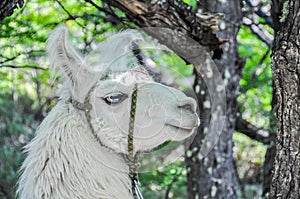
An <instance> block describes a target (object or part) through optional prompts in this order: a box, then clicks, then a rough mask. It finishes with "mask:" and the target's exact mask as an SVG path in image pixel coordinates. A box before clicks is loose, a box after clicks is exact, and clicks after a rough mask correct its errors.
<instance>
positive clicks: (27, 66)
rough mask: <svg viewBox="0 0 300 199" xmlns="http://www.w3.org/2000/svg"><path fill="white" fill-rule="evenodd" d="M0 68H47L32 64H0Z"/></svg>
mask: <svg viewBox="0 0 300 199" xmlns="http://www.w3.org/2000/svg"><path fill="white" fill-rule="evenodd" d="M0 68H29V69H38V70H48V69H47V68H42V67H39V66H33V65H22V66H16V65H9V64H5V65H0Z"/></svg>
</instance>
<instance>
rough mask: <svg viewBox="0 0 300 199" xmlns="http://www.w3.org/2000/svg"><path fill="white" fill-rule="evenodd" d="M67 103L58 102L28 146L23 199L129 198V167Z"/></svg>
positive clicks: (23, 181)
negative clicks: (96, 136) (100, 140)
mask: <svg viewBox="0 0 300 199" xmlns="http://www.w3.org/2000/svg"><path fill="white" fill-rule="evenodd" d="M78 113H79V112H78V110H76V109H74V107H73V106H72V105H71V104H65V103H63V102H59V103H58V104H57V106H56V107H55V108H54V109H53V110H52V111H51V113H50V114H49V115H48V117H47V118H46V119H45V120H44V121H43V123H42V124H41V126H40V127H39V129H38V131H37V135H36V137H35V138H34V140H33V141H32V142H31V143H30V144H29V145H28V146H27V152H28V157H27V158H26V160H25V162H24V164H23V167H22V169H23V174H22V176H21V179H20V182H19V194H20V196H21V198H132V196H131V193H130V188H131V182H130V179H129V177H128V166H127V165H126V163H125V161H124V160H123V158H122V157H120V156H119V155H117V154H115V153H114V152H113V151H111V150H109V149H106V148H104V147H103V146H101V145H100V144H99V142H97V140H96V139H95V138H94V136H93V134H92V133H91V132H90V129H89V128H88V126H87V125H86V124H85V118H84V117H83V115H81V114H78Z"/></svg>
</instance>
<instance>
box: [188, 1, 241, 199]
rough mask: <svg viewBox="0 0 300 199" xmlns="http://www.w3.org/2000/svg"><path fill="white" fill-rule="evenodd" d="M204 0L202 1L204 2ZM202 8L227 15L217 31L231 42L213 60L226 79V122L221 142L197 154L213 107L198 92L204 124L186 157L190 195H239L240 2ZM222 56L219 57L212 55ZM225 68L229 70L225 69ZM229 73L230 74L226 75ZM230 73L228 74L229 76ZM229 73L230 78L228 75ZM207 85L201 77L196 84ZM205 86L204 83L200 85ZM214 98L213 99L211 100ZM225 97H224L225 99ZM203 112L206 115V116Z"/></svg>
mask: <svg viewBox="0 0 300 199" xmlns="http://www.w3.org/2000/svg"><path fill="white" fill-rule="evenodd" d="M202 2H203V3H202ZM200 7H201V8H202V9H203V10H204V11H209V12H220V13H224V15H225V19H224V21H225V23H226V26H225V29H224V30H222V31H220V32H219V33H218V36H219V37H221V38H224V39H228V40H229V42H227V43H225V44H223V45H222V51H223V53H222V54H221V56H220V59H214V61H215V63H216V65H217V67H218V69H219V71H220V72H221V73H222V75H223V78H224V79H227V81H228V83H227V85H226V106H227V107H226V108H227V110H226V121H225V125H224V128H223V130H222V133H221V135H220V137H219V141H218V142H217V143H216V145H215V147H214V148H213V150H212V151H211V152H210V153H209V154H208V156H207V157H204V158H200V159H199V157H197V149H198V148H199V146H201V140H202V139H203V135H204V134H205V132H204V129H205V127H207V126H208V122H209V119H207V118H209V116H210V115H209V114H210V110H207V108H205V107H203V102H204V101H205V100H208V98H209V97H208V96H201V93H204V92H207V91H203V92H201V91H200V92H199V93H198V94H197V95H198V99H199V101H200V103H199V106H200V114H202V116H201V118H203V120H202V122H203V124H202V125H201V126H200V128H199V129H198V134H197V137H196V138H195V139H194V142H193V143H192V145H191V146H190V151H192V152H193V153H192V155H191V156H190V157H188V158H187V159H186V163H187V171H188V175H187V176H188V194H189V196H188V198H190V199H192V198H230V199H232V198H237V195H238V190H239V188H238V187H239V185H238V176H237V174H236V172H235V171H236V169H235V165H234V160H233V157H232V147H233V144H232V134H233V133H234V131H235V128H236V127H235V125H236V120H237V93H238V89H239V80H240V78H241V70H242V67H243V65H244V61H243V60H242V59H240V58H239V55H238V52H237V40H236V35H237V33H238V31H239V28H240V25H241V24H240V23H241V19H242V13H241V1H239V0H232V1H218V0H211V1H200ZM214 57H219V56H213V58H214ZM225 71H226V72H225ZM225 73H227V75H225ZM228 74H229V76H228ZM225 76H227V77H225ZM199 80H200V84H202V85H205V82H201V81H202V80H201V78H199V79H198V80H197V81H198V82H197V83H195V86H197V85H198V84H199ZM201 87H202V88H203V86H201ZM210 100H214V99H210ZM224 100H225V99H224ZM203 113H204V115H203Z"/></svg>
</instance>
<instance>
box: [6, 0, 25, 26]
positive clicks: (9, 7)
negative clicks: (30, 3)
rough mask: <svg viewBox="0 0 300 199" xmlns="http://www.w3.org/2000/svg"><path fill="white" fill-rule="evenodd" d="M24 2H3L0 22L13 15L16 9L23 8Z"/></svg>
mask: <svg viewBox="0 0 300 199" xmlns="http://www.w3.org/2000/svg"><path fill="white" fill-rule="evenodd" d="M23 3H24V2H23V0H3V1H1V2H0V22H1V21H2V20H3V19H4V18H5V17H7V16H10V15H12V14H13V12H14V9H16V8H17V7H18V6H20V7H22V6H23Z"/></svg>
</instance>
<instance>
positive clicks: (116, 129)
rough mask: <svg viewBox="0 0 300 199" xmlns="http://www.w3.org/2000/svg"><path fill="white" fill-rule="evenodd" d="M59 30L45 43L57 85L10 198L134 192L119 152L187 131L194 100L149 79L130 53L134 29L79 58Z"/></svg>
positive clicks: (92, 197)
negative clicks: (50, 107) (58, 89)
mask: <svg viewBox="0 0 300 199" xmlns="http://www.w3.org/2000/svg"><path fill="white" fill-rule="evenodd" d="M67 34H68V31H67V28H66V27H60V28H58V29H56V30H55V31H54V32H53V33H52V34H51V36H50V38H49V40H48V42H47V52H48V55H49V58H50V61H51V65H53V66H56V67H59V69H60V72H61V74H63V75H64V76H63V77H64V78H63V80H64V85H63V88H62V89H61V92H60V93H61V94H60V101H59V102H58V104H57V105H56V106H55V107H54V108H53V110H52V111H51V112H50V113H49V115H48V116H47V117H46V118H45V120H44V121H43V122H42V124H41V125H40V126H39V128H38V129H37V132H36V136H35V138H34V139H33V140H32V141H31V142H30V143H29V144H28V145H27V146H26V152H27V153H28V156H27V158H26V160H25V161H24V163H23V165H22V168H21V170H22V175H21V177H20V180H19V183H18V196H19V198H22V199H41V198H43V199H48V198H54V199H64V198H70V199H71V198H72V199H75V198H84V199H96V198H97V199H98V198H102V199H110V198H116V199H124V198H134V194H136V193H134V192H135V191H134V189H132V186H134V185H132V178H131V177H130V175H129V173H130V172H131V170H132V169H131V167H130V164H128V160H127V161H126V158H124V157H128V158H129V159H130V160H132V159H131V158H132V156H134V155H135V154H136V153H137V152H142V151H145V150H151V149H153V148H154V147H157V146H159V145H160V144H162V143H164V142H166V141H170V140H175V141H179V140H183V139H185V138H187V137H189V136H190V135H191V133H192V132H193V130H194V129H195V128H196V127H197V126H198V125H199V119H198V116H197V115H196V113H195V110H196V102H195V101H194V99H192V98H189V97H186V96H185V95H184V94H183V93H182V92H181V91H179V90H176V89H174V88H170V87H167V86H164V85H162V84H159V83H156V82H154V81H153V80H152V78H151V77H150V75H148V73H147V72H146V70H145V69H144V68H143V66H141V65H138V62H137V61H136V60H134V59H132V57H134V56H132V54H131V53H130V52H131V51H132V49H131V46H132V44H133V42H138V41H137V40H142V36H141V34H139V33H137V31H124V32H121V33H119V34H116V35H114V36H112V37H111V38H110V39H108V40H107V41H105V42H102V43H101V44H100V45H99V47H98V48H97V49H96V50H94V51H93V52H92V53H90V55H88V56H86V57H85V58H84V59H83V58H82V57H81V56H79V54H78V53H77V52H76V51H75V50H74V49H73V47H72V46H71V45H70V43H69V42H68V35H67ZM129 55H130V56H129ZM130 57H131V58H130ZM129 62H130V63H129ZM136 100H137V102H135V101H136ZM133 129H134V133H133ZM129 134H131V135H129ZM130 136H131V137H130ZM130 147H131V150H130V149H129V148H130ZM129 162H130V161H129Z"/></svg>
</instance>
